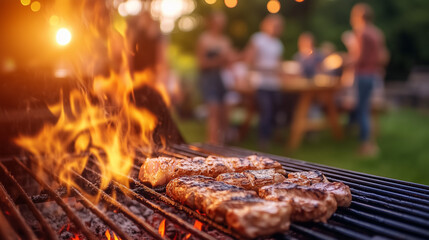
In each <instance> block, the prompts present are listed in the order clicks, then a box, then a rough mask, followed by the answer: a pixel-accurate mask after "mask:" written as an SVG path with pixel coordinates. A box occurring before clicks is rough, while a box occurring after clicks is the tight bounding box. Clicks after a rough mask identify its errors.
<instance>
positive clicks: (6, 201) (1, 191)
mask: <svg viewBox="0 0 429 240" xmlns="http://www.w3.org/2000/svg"><path fill="white" fill-rule="evenodd" d="M0 202H1V203H2V206H4V207H5V208H6V209H3V211H7V212H8V213H9V214H10V216H11V218H13V221H14V224H16V225H17V227H18V228H19V231H20V232H22V234H23V235H24V236H25V238H26V239H31V240H36V239H37V238H36V235H34V233H33V231H32V230H31V229H30V227H29V226H28V225H27V224H26V223H25V220H24V218H23V217H22V216H21V214H20V213H19V210H18V208H16V206H15V204H14V203H13V201H12V199H10V196H9V194H7V192H6V189H5V188H4V186H3V184H2V183H0Z"/></svg>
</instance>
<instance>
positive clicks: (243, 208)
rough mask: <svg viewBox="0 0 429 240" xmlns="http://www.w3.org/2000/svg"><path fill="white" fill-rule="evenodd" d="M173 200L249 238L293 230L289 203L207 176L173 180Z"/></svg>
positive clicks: (170, 191) (169, 187)
mask: <svg viewBox="0 0 429 240" xmlns="http://www.w3.org/2000/svg"><path fill="white" fill-rule="evenodd" d="M166 193H167V195H168V196H169V197H171V198H173V199H174V200H176V201H179V202H181V203H183V204H185V205H187V206H189V207H191V208H193V209H197V210H200V211H202V212H204V213H206V214H207V216H208V217H210V218H212V219H213V220H215V221H217V222H220V223H224V222H226V223H227V224H228V226H230V227H231V228H232V229H234V230H236V231H237V232H239V233H240V234H241V235H243V236H245V237H248V238H255V237H258V236H263V235H269V234H272V233H275V232H279V231H285V230H287V229H288V228H289V224H290V221H289V218H290V212H291V207H290V205H289V203H287V202H276V201H268V200H264V199H260V198H259V197H258V196H257V194H256V193H255V192H254V191H247V190H245V189H243V188H240V187H237V186H233V185H229V184H226V183H224V182H218V181H215V179H213V178H210V177H206V176H186V177H179V178H176V179H174V180H172V181H170V182H169V183H168V185H167V187H166Z"/></svg>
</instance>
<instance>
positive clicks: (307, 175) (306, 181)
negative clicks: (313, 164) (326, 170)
mask: <svg viewBox="0 0 429 240" xmlns="http://www.w3.org/2000/svg"><path fill="white" fill-rule="evenodd" d="M286 182H288V183H296V184H298V185H303V186H310V185H312V184H314V183H320V182H329V181H328V179H326V177H325V175H323V173H322V172H320V171H305V172H291V173H289V174H288V178H287V180H286Z"/></svg>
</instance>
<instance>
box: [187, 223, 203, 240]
mask: <svg viewBox="0 0 429 240" xmlns="http://www.w3.org/2000/svg"><path fill="white" fill-rule="evenodd" d="M194 228H196V229H198V230H201V229H203V223H202V222H200V221H198V220H195V223H194ZM190 237H191V234H190V233H188V234H186V236H185V239H189V238H190Z"/></svg>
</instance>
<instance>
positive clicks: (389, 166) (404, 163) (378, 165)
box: [177, 109, 429, 184]
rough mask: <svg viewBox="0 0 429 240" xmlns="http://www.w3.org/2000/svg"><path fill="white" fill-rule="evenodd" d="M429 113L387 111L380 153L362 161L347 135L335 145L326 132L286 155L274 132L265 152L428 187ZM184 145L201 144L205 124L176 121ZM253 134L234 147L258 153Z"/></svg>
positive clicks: (282, 141) (281, 136)
mask: <svg viewBox="0 0 429 240" xmlns="http://www.w3.org/2000/svg"><path fill="white" fill-rule="evenodd" d="M428 122H429V113H427V112H421V111H417V110H412V109H400V110H391V111H389V112H387V113H385V114H383V115H382V116H381V118H380V126H381V129H380V136H379V137H378V143H379V146H380V149H381V150H380V152H379V154H378V155H377V156H376V157H373V158H363V157H360V156H359V155H358V154H357V152H356V147H357V145H358V141H357V140H356V136H355V135H356V134H354V133H353V131H351V132H350V133H349V134H347V136H346V137H345V139H344V140H343V141H340V142H336V141H334V140H333V139H332V137H331V136H330V133H328V132H320V133H319V134H318V135H317V136H313V137H312V138H307V139H305V140H304V143H303V144H302V146H301V148H300V149H298V150H297V151H294V152H289V153H288V152H287V151H286V148H285V143H286V138H285V137H286V136H287V132H286V130H281V131H279V132H278V134H277V136H278V137H276V140H275V141H274V142H273V144H272V145H271V146H270V148H269V149H268V150H267V151H266V152H268V153H272V154H276V155H281V156H287V157H291V158H295V159H299V160H304V161H309V162H314V163H320V164H325V165H329V166H334V167H339V168H345V169H350V170H354V171H361V172H365V173H370V174H376V175H380V176H386V177H390V178H397V179H401V180H406V181H412V182H417V183H422V184H429V174H428V169H429V161H428V156H429V147H428V142H429V125H428ZM177 123H178V125H179V128H180V130H181V132H182V134H183V135H184V137H185V139H186V141H187V142H190V143H192V142H204V141H205V125H204V124H205V122H204V121H198V120H180V119H177ZM256 139H257V138H256V135H255V131H252V134H251V135H250V136H249V137H248V138H247V139H245V140H244V141H243V142H240V143H237V144H233V145H235V146H238V147H243V148H248V149H252V150H255V151H258V147H257V145H256V143H257V141H256Z"/></svg>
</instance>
